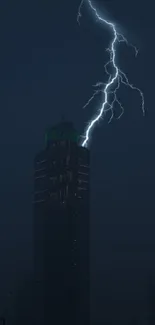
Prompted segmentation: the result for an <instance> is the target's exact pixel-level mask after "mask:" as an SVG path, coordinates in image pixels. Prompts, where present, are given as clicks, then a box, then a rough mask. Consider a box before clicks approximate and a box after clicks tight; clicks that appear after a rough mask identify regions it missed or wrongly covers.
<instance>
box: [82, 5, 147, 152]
mask: <svg viewBox="0 0 155 325" xmlns="http://www.w3.org/2000/svg"><path fill="white" fill-rule="evenodd" d="M86 1H87V2H88V5H89V7H90V9H91V10H92V12H93V13H94V15H95V17H96V18H97V20H98V21H100V22H101V23H103V24H106V25H108V26H109V28H110V29H111V31H112V35H113V39H112V42H111V45H110V47H109V48H108V49H106V51H108V52H109V56H110V58H109V61H108V62H107V63H106V64H105V65H104V68H105V72H106V74H107V75H108V76H109V78H108V81H107V83H106V84H104V83H103V82H97V83H96V85H94V87H95V91H94V93H93V95H92V97H91V98H90V99H89V100H88V101H87V103H86V104H85V105H84V106H83V108H86V107H87V106H88V105H89V104H90V102H91V101H92V100H93V99H94V98H95V96H96V95H98V94H99V93H101V94H102V95H103V98H104V100H103V102H102V105H101V108H100V109H99V111H98V114H97V115H96V116H95V117H94V118H93V119H92V120H91V121H90V122H89V124H88V126H87V128H86V130H85V134H84V135H83V136H82V138H83V142H82V144H81V145H82V147H86V146H87V145H88V141H89V139H90V133H91V131H92V129H93V127H94V126H95V124H96V123H97V122H98V121H99V120H100V119H101V118H103V117H104V116H105V114H106V113H107V112H108V111H110V112H111V117H110V119H109V123H110V122H111V120H112V119H113V118H114V110H113V108H114V104H115V103H117V104H118V105H119V107H120V111H121V112H120V115H119V116H118V117H117V119H119V118H120V117H121V116H122V114H123V113H124V108H123V106H122V104H121V102H120V101H119V100H118V97H117V90H118V89H119V88H120V85H121V84H124V85H125V86H127V87H129V88H131V89H132V90H136V91H138V92H139V95H140V97H141V109H142V113H143V115H145V107H144V95H143V92H142V91H141V90H140V89H139V88H137V87H135V86H134V85H132V84H131V83H130V82H129V80H128V78H127V76H126V74H125V73H124V72H123V71H122V70H121V69H120V68H119V67H118V66H117V64H116V45H117V43H120V42H125V43H126V45H128V46H132V47H133V48H134V51H135V56H137V54H138V50H137V48H136V47H135V46H133V45H132V44H129V43H128V41H127V39H126V38H125V37H124V36H123V35H122V34H120V33H118V31H117V29H116V26H115V24H114V23H112V22H110V21H108V20H106V19H105V18H102V17H101V16H100V15H99V14H98V11H97V9H96V8H95V7H94V5H93V3H92V1H91V0H86ZM83 4H84V0H82V1H81V3H80V6H79V9H78V14H77V22H78V23H79V24H80V18H81V17H82V14H81V10H82V6H83ZM109 65H111V66H112V67H113V68H114V71H115V72H114V75H112V74H110V73H109V71H108V66H109ZM112 89H113V90H112ZM109 95H111V96H113V100H112V101H111V102H110V100H109V97H110V96H109Z"/></svg>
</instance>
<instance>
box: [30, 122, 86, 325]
mask: <svg viewBox="0 0 155 325" xmlns="http://www.w3.org/2000/svg"><path fill="white" fill-rule="evenodd" d="M89 203H90V202H89V150H88V149H86V148H83V147H81V146H79V144H78V136H77V133H76V130H75V129H74V127H73V125H72V123H69V122H62V123H60V124H58V125H56V126H54V127H52V128H50V129H49V130H48V131H47V133H46V148H45V150H43V151H41V152H40V153H39V154H37V155H36V157H35V176H34V236H35V249H34V251H35V277H36V281H37V294H36V295H37V299H38V302H37V305H36V314H37V315H38V320H37V324H46V325H48V324H54V325H57V324H62V321H63V322H64V321H65V323H66V324H67V325H70V324H72V325H78V324H80V325H82V324H84V325H87V324H89V299H90V298H89V297H90V294H89Z"/></svg>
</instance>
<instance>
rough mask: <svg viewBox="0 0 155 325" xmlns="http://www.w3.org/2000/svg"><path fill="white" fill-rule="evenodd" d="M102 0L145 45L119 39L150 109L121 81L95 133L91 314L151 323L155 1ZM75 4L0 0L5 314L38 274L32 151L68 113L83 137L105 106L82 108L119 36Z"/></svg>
mask: <svg viewBox="0 0 155 325" xmlns="http://www.w3.org/2000/svg"><path fill="white" fill-rule="evenodd" d="M96 4H97V5H98V8H99V10H100V12H103V14H104V13H105V15H106V17H107V18H109V19H112V20H113V21H114V22H115V23H117V24H118V26H119V29H120V31H122V32H123V33H124V36H125V37H127V38H128V40H129V42H130V43H133V44H134V45H136V46H137V47H138V48H139V55H138V57H137V59H135V57H134V51H133V49H132V48H129V47H126V46H125V45H123V44H122V45H120V47H118V56H117V62H118V64H119V65H120V67H121V68H122V69H123V70H124V71H125V72H126V73H127V74H128V77H129V79H130V81H131V83H134V84H135V85H136V86H138V87H140V88H141V89H142V90H143V92H144V96H145V107H146V116H145V117H143V115H142V111H141V100H140V97H139V95H138V94H137V93H136V92H133V91H131V90H128V89H127V88H125V87H122V88H121V90H120V92H119V96H120V98H121V99H122V103H123V104H124V108H125V113H124V115H123V116H122V118H121V119H120V120H116V119H114V120H113V121H112V123H111V124H108V116H107V117H106V118H105V120H104V121H103V120H102V121H101V122H100V123H99V124H98V126H97V127H96V128H95V130H94V131H93V134H92V138H91V141H90V150H91V297H92V298H91V318H92V321H93V324H97V323H98V324H100V323H101V324H103V322H105V323H106V322H107V323H109V324H110V323H112V324H116V323H119V324H128V323H129V324H130V323H132V322H134V321H135V323H136V324H138V323H139V324H147V313H148V311H149V300H150V296H151V295H152V290H153V284H152V285H151V284H150V283H153V282H155V272H154V270H155V235H154V234H155V220H154V218H155V197H154V193H155V127H154V123H155V122H154V121H155V111H154V109H155V106H154V85H155V83H154V74H155V64H154V57H155V45H154V32H155V25H154V9H155V7H154V4H153V1H151V0H148V1H147V3H146V2H144V3H143V1H140V0H136V1H134V0H130V1H123V0H117V1H114V0H113V1H112V0H111V1H110V0H109V1H108V0H107V1H102V0H99V1H98V2H97V1H96ZM78 6H79V0H72V1H71V0H61V1H60V0H59V1H58V0H55V1H48V0H44V1H43V0H42V1H41V0H40V1H19V0H16V1H14V2H12V1H10V2H9V1H7V0H6V1H1V2H0V106H1V118H0V145H1V159H0V162H1V163H0V166H1V168H0V180H1V181H0V184H1V186H0V191H1V193H0V240H1V245H0V261H1V263H0V288H1V290H0V310H3V308H4V306H5V305H6V304H7V303H8V302H7V301H8V300H10V299H12V300H13V299H14V293H15V292H16V290H17V287H18V286H20V283H21V282H22V281H23V279H25V278H27V277H28V276H29V274H31V270H32V260H33V250H32V248H33V246H32V244H33V237H32V223H33V214H32V200H33V195H32V193H33V159H34V156H35V154H36V153H37V152H38V151H40V150H41V149H42V148H43V147H44V133H45V129H46V128H47V127H48V126H50V125H53V124H55V123H57V122H59V121H60V120H61V117H62V114H64V115H65V118H66V120H71V121H73V122H74V124H75V126H76V127H77V129H78V130H79V132H80V133H81V134H82V132H83V130H84V128H85V126H86V123H87V122H88V121H89V119H90V118H91V116H92V115H93V114H94V113H95V111H96V109H98V108H99V107H100V105H101V98H100V97H98V98H96V100H95V101H93V102H92V104H91V105H90V106H89V107H87V108H86V109H85V110H84V109H82V107H83V105H84V104H85V103H86V101H87V100H88V98H89V97H90V96H91V95H92V91H93V88H92V85H93V84H95V83H96V82H97V81H104V82H105V81H106V80H107V76H106V74H105V72H104V64H105V63H106V60H107V55H108V54H107V53H106V52H105V48H107V47H108V45H109V41H110V40H111V33H109V31H108V29H107V28H104V27H102V26H101V25H100V24H98V23H96V21H95V19H94V18H93V15H92V14H91V12H90V10H88V8H87V7H84V8H83V10H82V13H83V17H82V19H81V21H80V26H79V25H78V24H77V20H76V16H77V10H78ZM115 113H116V116H117V114H119V110H118V108H116V111H115ZM153 274H154V275H153ZM152 275H153V276H152ZM150 278H152V280H151V281H152V282H151V281H150ZM10 291H11V292H12V296H11V297H10V298H8V292H10ZM10 304H11V303H10Z"/></svg>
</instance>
